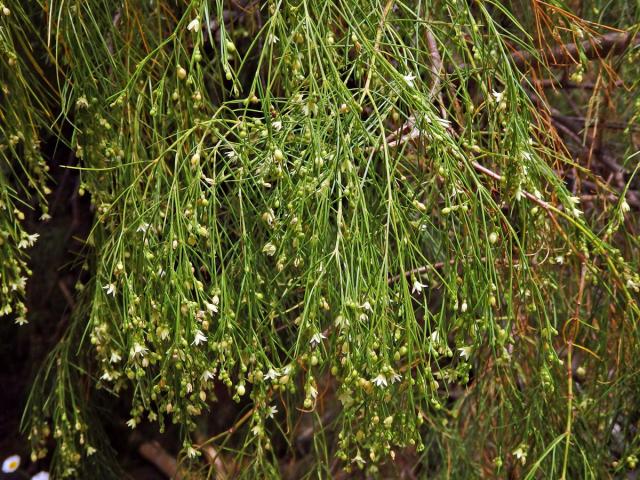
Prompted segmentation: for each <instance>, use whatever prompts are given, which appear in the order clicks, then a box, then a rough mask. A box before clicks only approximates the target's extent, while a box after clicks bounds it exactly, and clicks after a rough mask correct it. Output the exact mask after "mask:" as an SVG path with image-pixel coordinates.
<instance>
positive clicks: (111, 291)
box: [102, 283, 116, 297]
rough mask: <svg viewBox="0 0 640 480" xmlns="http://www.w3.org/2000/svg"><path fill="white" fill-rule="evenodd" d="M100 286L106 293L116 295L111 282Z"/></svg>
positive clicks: (114, 287)
mask: <svg viewBox="0 0 640 480" xmlns="http://www.w3.org/2000/svg"><path fill="white" fill-rule="evenodd" d="M102 288H103V289H104V290H106V291H107V295H111V296H114V297H115V296H116V286H115V285H114V284H113V283H108V284H106V285H105V286H103V287H102Z"/></svg>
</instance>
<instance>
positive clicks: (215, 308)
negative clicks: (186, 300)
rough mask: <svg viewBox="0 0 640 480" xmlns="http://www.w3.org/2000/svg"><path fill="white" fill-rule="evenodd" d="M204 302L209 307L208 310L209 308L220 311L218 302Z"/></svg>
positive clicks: (212, 311) (212, 310)
mask: <svg viewBox="0 0 640 480" xmlns="http://www.w3.org/2000/svg"><path fill="white" fill-rule="evenodd" d="M204 304H205V306H206V307H207V310H209V311H210V312H211V313H218V304H217V303H209V302H204Z"/></svg>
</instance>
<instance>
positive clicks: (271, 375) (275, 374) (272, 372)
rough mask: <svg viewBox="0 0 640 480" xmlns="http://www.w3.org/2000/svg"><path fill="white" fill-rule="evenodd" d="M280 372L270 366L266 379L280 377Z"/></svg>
mask: <svg viewBox="0 0 640 480" xmlns="http://www.w3.org/2000/svg"><path fill="white" fill-rule="evenodd" d="M279 376H280V374H279V373H278V372H276V371H275V370H274V369H273V368H270V369H269V371H268V372H267V374H266V375H265V376H264V378H265V379H266V380H275V379H276V378H278V377H279Z"/></svg>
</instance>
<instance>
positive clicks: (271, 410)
mask: <svg viewBox="0 0 640 480" xmlns="http://www.w3.org/2000/svg"><path fill="white" fill-rule="evenodd" d="M276 413H278V408H277V407H276V406H275V405H274V406H273V407H269V411H267V418H273V416H274V415H275V414H276Z"/></svg>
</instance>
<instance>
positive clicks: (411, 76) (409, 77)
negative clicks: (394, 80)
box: [402, 72, 416, 87]
mask: <svg viewBox="0 0 640 480" xmlns="http://www.w3.org/2000/svg"><path fill="white" fill-rule="evenodd" d="M402 79H403V80H404V81H405V82H406V83H407V85H409V86H410V87H413V86H414V80H415V79H416V76H415V75H414V74H413V73H411V72H409V73H407V74H406V75H403V76H402Z"/></svg>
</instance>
